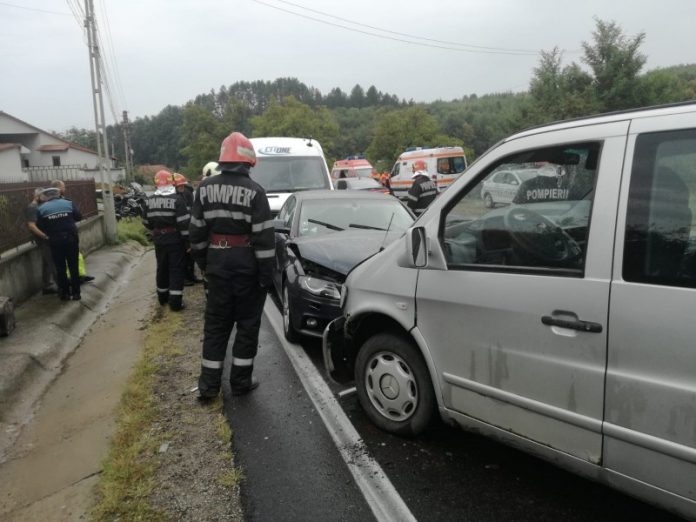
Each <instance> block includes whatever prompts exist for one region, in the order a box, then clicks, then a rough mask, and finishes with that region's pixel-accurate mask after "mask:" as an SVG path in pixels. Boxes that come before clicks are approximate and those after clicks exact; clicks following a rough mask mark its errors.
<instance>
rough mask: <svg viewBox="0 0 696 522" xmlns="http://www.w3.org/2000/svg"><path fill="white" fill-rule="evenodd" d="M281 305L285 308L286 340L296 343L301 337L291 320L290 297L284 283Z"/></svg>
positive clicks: (284, 330) (284, 325) (284, 327)
mask: <svg viewBox="0 0 696 522" xmlns="http://www.w3.org/2000/svg"><path fill="white" fill-rule="evenodd" d="M280 304H281V306H282V307H283V310H282V312H283V333H284V334H285V338H286V339H287V340H288V341H290V342H291V343H296V342H297V341H298V339H299V337H300V336H299V334H298V333H297V330H295V327H294V326H293V325H292V319H291V318H290V296H289V295H288V285H286V284H285V283H283V290H282V296H281V298H280Z"/></svg>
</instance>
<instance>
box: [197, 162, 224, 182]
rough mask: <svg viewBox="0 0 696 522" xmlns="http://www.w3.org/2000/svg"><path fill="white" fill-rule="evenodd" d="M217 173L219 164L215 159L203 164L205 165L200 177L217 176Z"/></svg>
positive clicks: (218, 172)
mask: <svg viewBox="0 0 696 522" xmlns="http://www.w3.org/2000/svg"><path fill="white" fill-rule="evenodd" d="M218 174H220V165H218V163H217V161H209V162H208V163H206V164H205V167H203V173H202V175H201V179H205V178H209V177H210V176H217V175H218Z"/></svg>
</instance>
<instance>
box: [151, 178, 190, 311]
mask: <svg viewBox="0 0 696 522" xmlns="http://www.w3.org/2000/svg"><path fill="white" fill-rule="evenodd" d="M155 186H156V187H157V190H156V191H155V193H154V194H152V195H151V196H149V197H148V198H147V208H146V210H145V215H144V217H143V225H145V227H147V228H148V229H149V230H150V231H151V233H152V242H153V243H154V244H155V256H156V257H157V276H156V282H157V298H158V299H159V302H160V304H161V305H165V304H167V303H169V308H171V309H172V310H173V311H175V312H177V311H179V310H181V309H182V308H183V307H184V304H183V296H184V274H185V270H186V251H187V250H189V249H190V247H189V241H188V235H189V230H188V229H189V222H190V219H191V215H190V213H189V211H188V210H187V209H186V203H185V202H184V199H183V198H182V197H180V196H179V195H177V193H176V189H175V188H174V175H173V174H172V173H171V172H168V171H166V170H160V171H159V172H157V174H155Z"/></svg>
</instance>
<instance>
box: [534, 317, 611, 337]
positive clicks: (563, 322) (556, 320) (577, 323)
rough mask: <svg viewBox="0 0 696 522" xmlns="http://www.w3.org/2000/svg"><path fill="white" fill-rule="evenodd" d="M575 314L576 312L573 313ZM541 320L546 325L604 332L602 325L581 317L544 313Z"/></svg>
mask: <svg viewBox="0 0 696 522" xmlns="http://www.w3.org/2000/svg"><path fill="white" fill-rule="evenodd" d="M573 315H574V314H573ZM541 322H542V323H544V324H545V325H546V326H558V327H560V328H569V329H570V330H579V331H581V332H588V333H602V325H601V324H599V323H593V322H591V321H582V320H580V319H561V318H560V317H554V316H552V315H544V316H542V318H541Z"/></svg>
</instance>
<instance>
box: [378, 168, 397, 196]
mask: <svg viewBox="0 0 696 522" xmlns="http://www.w3.org/2000/svg"><path fill="white" fill-rule="evenodd" d="M379 182H380V183H381V184H382V186H383V187H384V188H386V189H388V190H389V193H390V194H391V195H392V196H393V195H394V192H393V191H392V188H391V176H390V174H389V172H382V174H380V176H379Z"/></svg>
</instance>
